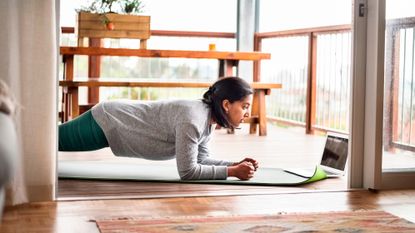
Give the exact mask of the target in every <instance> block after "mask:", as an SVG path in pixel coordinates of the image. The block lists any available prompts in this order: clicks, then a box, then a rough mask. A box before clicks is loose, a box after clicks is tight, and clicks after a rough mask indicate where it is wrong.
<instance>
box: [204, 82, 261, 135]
mask: <svg viewBox="0 0 415 233" xmlns="http://www.w3.org/2000/svg"><path fill="white" fill-rule="evenodd" d="M252 93H253V90H252V88H251V86H250V85H249V83H247V82H246V81H245V80H243V79H241V78H238V77H224V78H221V79H219V80H218V81H216V82H215V83H213V85H212V86H211V87H209V90H208V91H206V92H205V94H203V102H204V103H205V104H207V105H209V107H210V109H211V110H212V118H213V120H215V122H216V123H217V124H218V125H220V126H222V127H224V128H233V126H232V125H231V124H230V123H229V120H228V117H227V115H226V113H225V110H224V109H223V107H222V102H223V100H229V102H231V103H233V102H235V101H239V100H242V99H243V98H245V97H246V96H248V95H251V94H252Z"/></svg>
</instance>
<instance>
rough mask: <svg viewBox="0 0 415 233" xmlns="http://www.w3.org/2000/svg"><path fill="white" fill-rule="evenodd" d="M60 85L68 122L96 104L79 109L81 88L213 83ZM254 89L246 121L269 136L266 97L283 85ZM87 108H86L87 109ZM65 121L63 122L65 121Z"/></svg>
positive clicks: (93, 82)
mask: <svg viewBox="0 0 415 233" xmlns="http://www.w3.org/2000/svg"><path fill="white" fill-rule="evenodd" d="M59 85H60V86H61V87H62V88H63V93H64V97H63V104H62V105H63V106H64V109H63V115H64V116H65V117H63V119H65V120H67V119H70V118H74V117H76V116H78V115H79V114H80V111H82V112H83V111H85V110H87V109H88V108H90V107H92V106H93V105H94V104H92V105H89V106H84V109H80V108H79V99H78V98H79V96H78V92H79V91H78V89H79V87H162V88H206V89H207V88H209V87H210V86H211V85H212V83H206V82H142V81H133V80H131V81H125V80H124V81H118V80H103V79H88V80H75V81H74V80H62V81H59ZM251 86H252V88H253V89H254V98H253V102H252V108H251V117H250V118H249V119H248V120H247V121H246V123H249V124H250V133H251V134H254V133H256V130H257V125H258V126H259V135H260V136H264V135H266V134H267V127H266V111H265V110H266V107H265V95H269V94H270V93H271V89H278V88H281V84H277V83H259V82H254V83H251ZM85 107H86V108H85ZM65 120H63V121H65Z"/></svg>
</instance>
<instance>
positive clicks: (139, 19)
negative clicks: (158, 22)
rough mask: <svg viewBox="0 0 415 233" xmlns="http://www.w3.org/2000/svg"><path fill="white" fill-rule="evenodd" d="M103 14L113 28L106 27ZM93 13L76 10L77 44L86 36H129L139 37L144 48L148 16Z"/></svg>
mask: <svg viewBox="0 0 415 233" xmlns="http://www.w3.org/2000/svg"><path fill="white" fill-rule="evenodd" d="M105 16H106V17H107V18H108V20H109V21H110V22H112V23H113V24H114V29H113V30H109V29H107V27H106V25H105V23H104V19H105ZM105 16H104V15H103V14H94V13H88V12H78V15H77V23H76V28H75V32H76V33H77V36H78V46H83V39H84V38H85V37H88V38H129V39H140V48H142V49H145V48H146V47H147V46H146V42H147V39H148V38H150V16H143V15H125V14H115V13H108V14H105Z"/></svg>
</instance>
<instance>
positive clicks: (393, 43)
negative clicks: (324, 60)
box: [382, 0, 415, 187]
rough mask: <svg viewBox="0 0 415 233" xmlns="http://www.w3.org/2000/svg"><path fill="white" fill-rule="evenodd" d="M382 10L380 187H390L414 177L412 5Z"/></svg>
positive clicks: (405, 2)
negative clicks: (382, 88) (382, 63)
mask: <svg viewBox="0 0 415 233" xmlns="http://www.w3.org/2000/svg"><path fill="white" fill-rule="evenodd" d="M385 6H386V7H385V18H386V23H385V63H384V64H385V67H384V70H385V75H384V111H383V113H384V121H383V129H384V130H383V156H382V173H383V177H384V179H383V182H382V183H383V185H384V186H387V187H392V186H395V185H398V184H399V185H403V183H404V182H405V177H409V176H411V174H415V11H414V9H415V1H413V0H385ZM392 177H394V178H392ZM409 182H411V181H409ZM412 183H415V182H414V181H413V180H412Z"/></svg>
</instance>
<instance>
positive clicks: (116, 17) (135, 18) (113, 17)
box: [78, 12, 150, 23]
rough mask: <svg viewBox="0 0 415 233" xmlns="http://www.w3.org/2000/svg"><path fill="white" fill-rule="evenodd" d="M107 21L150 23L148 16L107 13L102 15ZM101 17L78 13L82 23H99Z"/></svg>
mask: <svg viewBox="0 0 415 233" xmlns="http://www.w3.org/2000/svg"><path fill="white" fill-rule="evenodd" d="M104 15H105V16H106V17H107V18H108V20H109V21H119V22H131V23H134V22H139V21H141V22H147V23H150V16H145V15H126V14H114V13H108V14H104ZM103 17H104V16H102V17H99V15H97V14H94V13H87V12H80V13H79V14H78V20H82V21H99V22H102V20H103Z"/></svg>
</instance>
